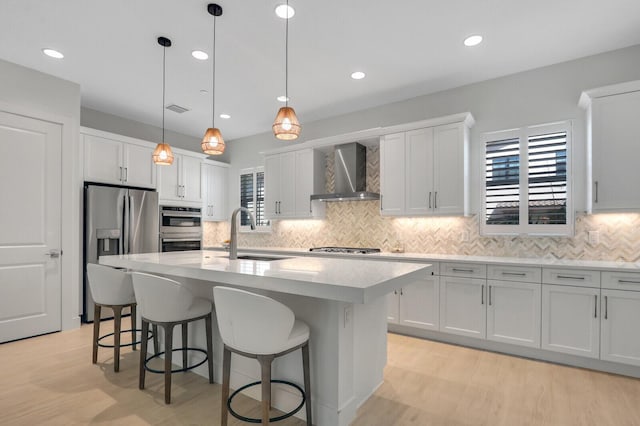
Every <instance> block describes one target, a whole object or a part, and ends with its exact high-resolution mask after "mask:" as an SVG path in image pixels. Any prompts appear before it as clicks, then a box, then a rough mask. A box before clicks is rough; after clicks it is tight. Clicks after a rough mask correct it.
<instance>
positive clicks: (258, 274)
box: [100, 250, 431, 303]
mask: <svg viewBox="0 0 640 426" xmlns="http://www.w3.org/2000/svg"><path fill="white" fill-rule="evenodd" d="M100 263H101V264H103V265H108V266H113V267H120V268H127V269H131V270H135V271H141V272H149V273H156V274H162V275H170V276H175V277H184V278H192V279H197V280H203V281H210V282H216V283H220V284H229V285H234V286H238V287H247V288H252V289H262V290H269V291H277V292H282V293H288V294H296V295H300V296H309V297H317V298H321V299H328V300H336V301H342V302H351V303H368V302H369V301H371V300H373V299H375V298H378V297H381V296H384V295H385V294H388V293H390V292H392V291H393V290H395V289H397V288H399V287H402V286H403V285H406V284H408V283H411V282H414V281H417V280H420V279H422V278H424V277H425V276H427V275H430V274H431V265H428V264H427V265H425V264H417V263H408V262H397V261H395V262H384V261H382V262H381V261H380V260H377V261H374V260H366V259H365V260H363V259H335V258H312V257H286V256H282V257H281V258H278V259H277V260H269V261H262V260H246V259H237V260H229V259H228V257H227V254H226V253H221V252H219V251H208V250H201V251H184V252H169V253H145V254H130V255H117V256H101V257H100Z"/></svg>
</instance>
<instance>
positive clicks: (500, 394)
mask: <svg viewBox="0 0 640 426" xmlns="http://www.w3.org/2000/svg"><path fill="white" fill-rule="evenodd" d="M107 327H108V325H107ZM105 328H106V327H105ZM90 341H91V327H88V326H83V327H82V328H80V329H79V330H73V331H68V332H62V333H55V334H51V335H47V336H41V337H37V338H33V339H27V340H23V341H18V342H13V343H7V344H3V345H0V425H41V424H42V425H81V424H122V425H148V424H153V425H174V424H177V425H205V424H208V425H216V424H218V418H219V410H220V402H219V399H220V386H219V385H217V384H215V385H210V384H209V383H208V382H207V380H206V379H204V378H202V377H200V376H197V375H195V374H191V373H185V374H174V376H173V380H174V384H173V388H172V404H171V405H169V406H166V405H165V404H164V401H163V389H164V388H163V383H162V377H161V376H160V375H155V374H148V375H147V389H146V390H145V391H140V390H138V388H137V379H138V376H137V371H138V370H137V362H138V357H137V356H138V353H137V352H135V353H133V352H131V351H130V350H129V349H125V350H124V351H123V356H122V361H121V364H120V368H121V372H120V373H118V374H115V373H113V366H112V362H113V359H112V355H111V354H112V352H111V351H110V350H107V349H101V352H100V353H99V357H98V364H97V365H93V364H91V344H90ZM238 408H239V409H240V410H246V411H245V412H246V413H250V414H251V415H259V414H258V413H259V406H258V405H257V403H255V402H254V401H253V400H250V399H249V398H240V399H239V400H238ZM231 419H232V418H231ZM230 424H232V425H239V424H245V423H239V422H237V421H235V419H233V420H232V421H230ZM278 424H279V425H283V426H288V425H302V424H303V422H301V421H298V420H296V419H289V420H287V421H284V422H280V423H278ZM353 425H354V426H377V425H379V426H389V425H421V426H422V425H505V426H507V425H508V426H512V425H559V426H560V425H561V426H565V425H594V426H607V425H616V426H618V425H640V380H636V379H631V378H627V377H621V376H614V375H610V374H605V373H597V372H593V371H588V370H582V369H577V368H571V367H563V366H558V365H553V364H548V363H543V362H537V361H531V360H526V359H521V358H515V357H510V356H506V355H499V354H493V353H490V352H483V351H478V350H473V349H467V348H462V347H458V346H452V345H446V344H441V343H434V342H429V341H425V340H420V339H413V338H409V337H404V336H398V335H393V334H390V335H389V362H388V365H387V368H386V370H385V383H384V384H383V385H382V386H381V387H380V388H379V389H378V391H377V392H376V393H375V394H374V395H373V396H372V397H371V398H370V399H369V400H368V401H367V402H366V403H365V404H364V405H363V406H362V407H361V408H360V410H359V412H358V417H357V419H356V420H355V422H354V423H353Z"/></svg>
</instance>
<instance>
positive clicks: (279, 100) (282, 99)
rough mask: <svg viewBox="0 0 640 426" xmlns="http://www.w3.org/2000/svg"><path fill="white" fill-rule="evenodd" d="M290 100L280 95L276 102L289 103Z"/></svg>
mask: <svg viewBox="0 0 640 426" xmlns="http://www.w3.org/2000/svg"><path fill="white" fill-rule="evenodd" d="M290 100H291V99H289V98H287V97H286V96H285V95H280V96H278V102H287V101H290Z"/></svg>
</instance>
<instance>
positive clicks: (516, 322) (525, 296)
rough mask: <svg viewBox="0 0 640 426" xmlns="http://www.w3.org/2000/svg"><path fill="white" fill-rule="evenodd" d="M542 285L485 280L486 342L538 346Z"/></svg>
mask: <svg viewBox="0 0 640 426" xmlns="http://www.w3.org/2000/svg"><path fill="white" fill-rule="evenodd" d="M541 286H542V285H541V284H540V283H527V282H513V281H498V280H488V281H487V339H489V340H493V341H496V342H503V343H511V344H514V345H520V346H529V347H534V348H539V347H540V305H541Z"/></svg>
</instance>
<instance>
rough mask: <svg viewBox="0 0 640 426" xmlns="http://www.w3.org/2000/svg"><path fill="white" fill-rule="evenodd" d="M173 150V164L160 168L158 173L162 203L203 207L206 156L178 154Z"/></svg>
mask: <svg viewBox="0 0 640 426" xmlns="http://www.w3.org/2000/svg"><path fill="white" fill-rule="evenodd" d="M176 151H178V150H177V149H174V150H173V158H174V159H173V164H171V165H170V166H160V169H159V171H158V174H159V175H160V177H159V185H158V191H159V192H160V197H159V198H160V203H161V204H168V205H186V206H194V207H202V200H203V197H202V196H203V191H202V181H203V171H202V164H203V163H202V160H203V157H204V156H196V155H191V154H186V153H177V152H176Z"/></svg>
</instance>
